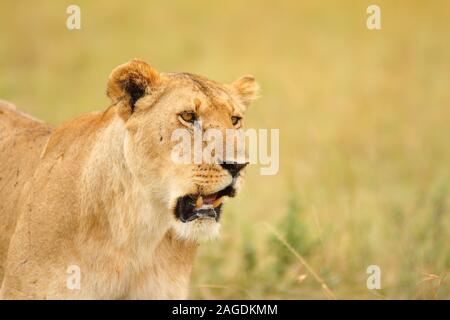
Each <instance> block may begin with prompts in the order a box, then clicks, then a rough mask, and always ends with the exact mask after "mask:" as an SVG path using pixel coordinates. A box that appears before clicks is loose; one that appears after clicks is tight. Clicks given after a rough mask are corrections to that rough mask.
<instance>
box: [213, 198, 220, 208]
mask: <svg viewBox="0 0 450 320" xmlns="http://www.w3.org/2000/svg"><path fill="white" fill-rule="evenodd" d="M221 204H222V198H219V199H216V200H214V202H213V204H212V205H213V207H214V208H217V207H218V206H220V205H221Z"/></svg>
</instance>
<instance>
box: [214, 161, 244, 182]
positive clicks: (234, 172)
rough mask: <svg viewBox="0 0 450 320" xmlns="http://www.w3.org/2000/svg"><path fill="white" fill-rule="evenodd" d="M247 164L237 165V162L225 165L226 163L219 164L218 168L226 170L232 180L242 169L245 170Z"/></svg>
mask: <svg viewBox="0 0 450 320" xmlns="http://www.w3.org/2000/svg"><path fill="white" fill-rule="evenodd" d="M247 164H248V162H245V163H237V162H232V163H226V162H222V163H221V164H220V166H221V167H222V168H224V169H225V170H227V171H228V172H229V173H230V174H231V176H232V177H233V178H234V177H236V176H237V174H238V173H239V171H241V170H242V169H244V168H245V166H246V165H247Z"/></svg>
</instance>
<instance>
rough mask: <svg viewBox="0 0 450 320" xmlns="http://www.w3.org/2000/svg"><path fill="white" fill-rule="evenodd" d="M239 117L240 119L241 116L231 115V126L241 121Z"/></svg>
mask: <svg viewBox="0 0 450 320" xmlns="http://www.w3.org/2000/svg"><path fill="white" fill-rule="evenodd" d="M241 119H242V118H241V117H238V116H232V117H231V123H232V124H233V126H237V125H238V124H239V123H240V122H241Z"/></svg>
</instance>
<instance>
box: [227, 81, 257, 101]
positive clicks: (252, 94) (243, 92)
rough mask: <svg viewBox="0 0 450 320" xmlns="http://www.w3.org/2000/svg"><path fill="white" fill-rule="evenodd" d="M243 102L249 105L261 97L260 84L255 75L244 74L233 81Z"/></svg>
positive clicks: (233, 85)
mask: <svg viewBox="0 0 450 320" xmlns="http://www.w3.org/2000/svg"><path fill="white" fill-rule="evenodd" d="M232 87H233V88H234V90H235V91H236V93H237V95H238V96H239V98H240V100H241V102H242V103H243V104H244V105H245V106H246V107H248V106H249V105H250V104H251V103H252V102H253V101H254V100H256V99H257V98H258V97H259V85H258V83H257V82H256V80H255V78H254V77H253V76H250V75H248V76H243V77H241V78H239V79H238V80H236V81H234V82H233V83H232Z"/></svg>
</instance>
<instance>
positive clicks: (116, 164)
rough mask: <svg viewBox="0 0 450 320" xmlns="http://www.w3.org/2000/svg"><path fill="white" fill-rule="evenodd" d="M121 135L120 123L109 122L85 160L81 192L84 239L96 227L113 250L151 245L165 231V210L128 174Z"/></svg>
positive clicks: (115, 121)
mask: <svg viewBox="0 0 450 320" xmlns="http://www.w3.org/2000/svg"><path fill="white" fill-rule="evenodd" d="M124 131H125V128H124V125H123V123H122V121H121V120H120V119H113V120H112V121H111V123H110V124H109V125H108V126H107V127H106V128H105V129H104V130H103V131H102V132H101V133H99V135H98V137H97V138H96V139H95V141H96V143H95V144H94V146H93V147H92V151H91V153H90V156H89V158H88V159H87V165H86V166H85V168H86V169H85V170H84V172H83V177H82V179H83V180H84V181H83V182H84V183H83V184H82V185H83V186H85V187H84V190H82V191H81V195H82V198H83V199H81V200H82V201H81V202H82V204H83V208H82V214H83V216H82V218H83V222H84V226H85V228H86V230H85V231H86V233H87V234H86V236H89V232H91V231H92V230H91V229H92V228H96V227H100V228H99V229H100V230H101V232H103V233H106V234H104V236H105V239H108V240H109V241H111V240H112V241H113V242H114V244H115V245H117V246H122V245H130V244H132V243H133V244H134V245H139V244H141V243H142V242H143V241H144V242H146V241H148V242H151V243H155V242H158V241H159V240H161V239H162V237H163V236H164V233H165V232H166V231H167V230H168V226H169V224H168V223H169V222H168V219H167V217H168V215H167V214H165V213H166V212H164V211H165V210H167V209H165V208H164V207H163V206H162V205H161V204H160V203H158V201H157V200H156V199H155V196H154V195H153V194H152V193H151V192H149V191H146V190H144V188H143V187H142V186H141V185H140V184H139V183H138V181H136V179H135V178H134V177H133V176H132V174H131V173H130V171H129V170H128V168H127V164H126V161H125V157H124V148H123V145H124V137H125V132H124ZM100 230H99V231H100ZM147 249H149V248H147Z"/></svg>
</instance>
